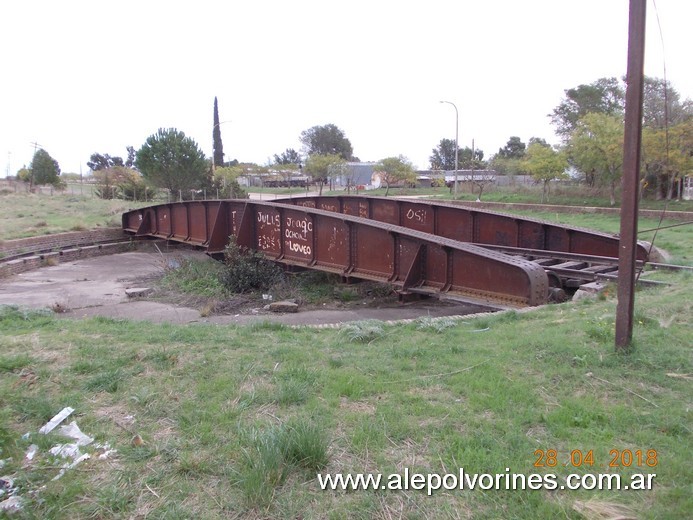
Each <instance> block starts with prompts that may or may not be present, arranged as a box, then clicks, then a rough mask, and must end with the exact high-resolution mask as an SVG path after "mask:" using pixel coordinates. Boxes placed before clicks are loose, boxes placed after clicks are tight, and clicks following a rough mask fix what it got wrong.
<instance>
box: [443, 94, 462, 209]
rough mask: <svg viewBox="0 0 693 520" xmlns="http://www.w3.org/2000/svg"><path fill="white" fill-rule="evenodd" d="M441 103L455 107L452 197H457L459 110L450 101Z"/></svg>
mask: <svg viewBox="0 0 693 520" xmlns="http://www.w3.org/2000/svg"><path fill="white" fill-rule="evenodd" d="M441 103H447V104H448V105H452V106H453V107H454V109H455V195H454V197H455V198H457V152H458V150H459V149H460V147H459V145H458V137H459V131H460V117H459V112H458V111H457V105H455V103H453V102H452V101H441Z"/></svg>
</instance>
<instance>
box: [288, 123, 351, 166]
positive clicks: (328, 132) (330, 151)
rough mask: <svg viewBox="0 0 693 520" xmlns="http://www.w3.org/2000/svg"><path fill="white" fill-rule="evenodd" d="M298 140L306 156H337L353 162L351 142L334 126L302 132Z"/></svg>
mask: <svg viewBox="0 0 693 520" xmlns="http://www.w3.org/2000/svg"><path fill="white" fill-rule="evenodd" d="M300 140H301V143H302V144H303V146H304V147H305V148H306V152H307V154H308V155H339V156H340V157H341V158H342V159H344V160H345V161H351V160H355V157H354V149H353V148H352V146H351V142H350V141H349V139H347V138H346V136H345V135H344V132H343V131H342V130H340V129H339V128H338V127H337V126H336V125H333V124H327V125H322V126H314V127H312V128H309V129H308V130H304V131H303V132H301V137H300Z"/></svg>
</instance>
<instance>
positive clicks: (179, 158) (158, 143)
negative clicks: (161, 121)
mask: <svg viewBox="0 0 693 520" xmlns="http://www.w3.org/2000/svg"><path fill="white" fill-rule="evenodd" d="M135 164H136V166H137V169H138V170H139V171H140V172H142V175H143V176H144V178H145V179H146V180H147V181H148V182H150V183H151V184H153V185H154V186H158V187H161V188H166V189H168V190H170V191H171V193H172V194H177V193H178V192H181V194H182V195H183V196H187V193H186V192H188V191H189V190H193V189H202V188H204V187H207V186H208V185H209V182H210V176H209V175H208V173H209V162H208V161H207V159H205V155H204V153H203V152H202V151H201V150H200V148H199V146H198V145H197V143H196V142H195V141H194V140H193V139H191V138H190V137H186V135H185V134H184V133H183V132H181V131H179V130H176V129H175V128H168V129H163V128H160V129H159V130H158V131H157V133H155V134H152V135H151V136H149V137H148V138H147V140H146V141H145V143H144V144H143V145H142V147H141V148H140V149H139V150H138V151H137V159H136V160H135Z"/></svg>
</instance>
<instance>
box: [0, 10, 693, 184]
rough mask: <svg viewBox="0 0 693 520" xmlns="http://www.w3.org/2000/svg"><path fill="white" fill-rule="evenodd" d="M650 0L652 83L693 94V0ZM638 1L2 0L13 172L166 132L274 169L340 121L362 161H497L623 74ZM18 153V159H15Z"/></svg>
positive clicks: (72, 160)
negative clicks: (449, 144) (438, 153)
mask: <svg viewBox="0 0 693 520" xmlns="http://www.w3.org/2000/svg"><path fill="white" fill-rule="evenodd" d="M654 5H655V3H654V2H653V1H652V0H649V1H648V5H647V9H648V23H647V40H646V46H647V54H646V64H645V68H646V70H645V73H646V74H648V75H650V76H656V77H662V76H663V67H664V62H663V56H665V57H666V58H665V59H666V67H667V77H668V79H669V80H670V81H671V82H672V84H673V86H674V87H675V88H676V89H677V90H678V91H679V93H680V94H681V95H682V97H684V98H685V97H693V69H692V67H691V63H692V61H693V60H692V59H691V51H693V38H692V37H691V33H692V32H693V30H692V28H691V20H693V2H692V1H691V0H657V1H656V5H657V9H658V14H659V19H660V22H661V26H662V31H663V38H664V54H663V52H662V41H661V37H660V34H659V29H658V27H657V20H656V13H655V8H654ZM627 33H628V0H579V1H577V0H524V1H522V0H476V1H471V0H425V1H423V0H419V1H415V2H414V1H409V0H399V1H386V0H367V1H362V0H350V1H348V2H346V1H339V2H337V1H330V0H315V1H313V0H265V1H263V0H253V1H247V2H246V1H228V2H222V1H208V0H197V1H195V2H181V1H177V0H168V1H150V0H136V1H130V0H120V1H117V2H116V1H108V0H102V1H94V0H90V1H74V0H61V1H56V0H23V1H21V2H19V1H12V2H10V1H6V2H2V3H0V45H1V46H2V47H1V48H2V49H3V52H2V57H3V60H2V67H3V73H2V76H1V77H2V78H3V79H2V90H1V91H0V92H2V94H1V95H0V154H2V155H0V159H2V160H0V165H2V164H3V163H4V165H5V166H4V167H2V171H1V172H0V176H4V175H5V174H6V172H7V171H9V172H10V174H11V175H13V174H15V173H16V171H17V170H18V169H19V168H21V167H22V166H23V165H25V164H26V165H28V164H29V163H30V162H31V158H32V156H33V153H34V147H33V145H32V144H31V143H32V142H37V143H39V145H41V146H42V147H43V148H44V149H45V150H46V151H47V152H48V153H49V154H51V156H52V157H53V158H54V159H56V160H57V161H58V162H59V163H60V166H61V169H62V171H63V172H75V173H79V171H80V167H81V169H82V171H83V172H84V173H86V172H87V170H88V168H87V166H86V162H87V161H88V160H89V156H90V155H91V154H92V153H94V152H99V153H108V154H110V155H119V156H122V157H125V156H126V150H125V147H126V146H128V145H132V146H134V147H135V149H139V148H140V146H141V145H142V144H143V143H144V141H145V139H146V138H147V137H148V136H149V135H151V134H153V133H154V132H156V130H157V129H158V128H160V127H164V128H168V127H175V128H177V129H179V130H182V131H183V132H185V133H186V134H187V135H188V136H190V137H192V138H193V139H195V141H196V142H197V143H198V144H199V146H200V147H201V149H202V150H203V151H204V152H205V153H206V154H207V155H208V156H211V153H212V115H213V103H214V96H217V97H218V99H219V113H220V119H221V120H222V121H228V122H225V123H223V124H222V125H221V132H222V139H223V144H224V152H225V154H226V156H225V158H226V160H230V159H238V160H240V161H242V162H256V163H259V164H266V163H267V162H268V161H269V160H270V159H271V157H272V156H273V155H274V154H279V153H281V152H283V151H284V150H285V149H286V148H294V149H296V150H300V146H301V145H300V142H299V135H300V133H301V131H303V130H305V129H308V128H310V127H312V126H315V125H323V124H327V123H333V124H335V125H337V126H338V127H339V128H341V129H342V130H343V131H344V132H345V134H346V136H347V137H348V138H349V140H350V141H351V143H352V145H353V147H354V154H355V155H357V156H358V157H359V158H360V159H361V160H364V161H377V160H379V159H382V158H384V157H388V156H392V155H399V154H402V155H405V156H407V157H408V158H409V159H410V160H411V161H412V162H413V163H414V164H415V165H416V166H417V167H418V168H421V169H424V168H427V167H428V158H429V156H430V155H431V150H432V149H433V148H435V147H436V146H437V144H438V142H439V141H440V139H442V138H450V139H454V137H455V111H454V108H453V107H452V106H450V105H446V104H440V103H439V101H440V100H448V101H452V102H454V103H455V104H456V105H457V107H458V109H459V142H460V146H461V147H465V146H471V144H472V139H474V140H475V145H476V147H477V148H480V149H482V150H483V151H484V153H485V157H486V158H488V157H490V156H491V155H493V154H494V153H495V152H497V151H498V148H500V147H502V146H504V145H505V143H506V142H507V140H508V138H509V137H510V136H513V135H517V136H520V137H521V138H522V140H523V141H525V142H527V141H528V140H529V138H530V137H534V136H536V137H542V138H544V139H546V140H547V141H549V142H550V143H555V142H557V139H556V137H555V135H554V133H553V128H552V126H551V124H550V120H549V118H548V117H547V114H549V113H550V112H551V110H552V109H553V108H554V107H555V106H556V105H558V103H560V101H561V99H562V97H563V95H564V90H566V89H568V88H572V87H575V86H577V85H579V84H583V83H591V82H593V81H595V80H596V79H598V78H601V77H610V76H623V75H624V74H625V72H626V57H627ZM3 155H4V157H3Z"/></svg>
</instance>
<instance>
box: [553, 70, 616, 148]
mask: <svg viewBox="0 0 693 520" xmlns="http://www.w3.org/2000/svg"><path fill="white" fill-rule="evenodd" d="M624 107H625V92H624V90H623V87H621V84H620V82H619V80H618V78H600V79H598V80H597V81H595V82H593V83H590V84H589V85H578V86H577V87H575V88H571V89H568V90H566V91H565V98H564V99H563V100H562V101H561V103H560V104H559V105H558V106H557V107H556V108H554V109H553V112H552V113H551V114H549V117H550V118H551V122H552V123H553V124H554V126H555V127H556V133H557V134H558V135H560V136H561V137H562V138H563V139H564V141H568V140H569V139H570V136H571V135H572V133H573V131H574V130H575V129H576V128H577V126H578V122H579V121H580V119H582V118H583V117H584V116H585V115H587V114H590V113H597V114H606V115H622V113H623V110H624Z"/></svg>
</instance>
